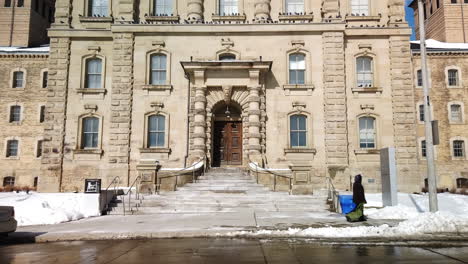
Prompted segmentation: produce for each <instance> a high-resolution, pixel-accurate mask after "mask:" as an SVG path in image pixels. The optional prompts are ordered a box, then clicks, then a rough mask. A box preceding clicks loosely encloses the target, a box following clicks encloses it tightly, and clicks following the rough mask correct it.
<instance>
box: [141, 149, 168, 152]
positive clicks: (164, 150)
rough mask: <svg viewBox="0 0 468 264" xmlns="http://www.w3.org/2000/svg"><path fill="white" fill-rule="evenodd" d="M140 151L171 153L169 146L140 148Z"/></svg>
mask: <svg viewBox="0 0 468 264" xmlns="http://www.w3.org/2000/svg"><path fill="white" fill-rule="evenodd" d="M140 153H171V149H170V148H140Z"/></svg>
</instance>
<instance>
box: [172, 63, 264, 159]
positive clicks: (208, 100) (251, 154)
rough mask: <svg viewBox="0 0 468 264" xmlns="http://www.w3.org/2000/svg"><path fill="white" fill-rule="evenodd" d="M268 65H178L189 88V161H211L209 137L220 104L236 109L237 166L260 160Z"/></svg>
mask: <svg viewBox="0 0 468 264" xmlns="http://www.w3.org/2000/svg"><path fill="white" fill-rule="evenodd" d="M271 64H272V62H271V61H254V60H251V61H190V62H181V65H182V67H183V69H184V71H185V73H186V74H187V75H188V76H189V78H190V85H191V87H190V114H189V118H190V124H189V133H190V137H189V148H190V155H189V161H193V160H196V159H199V158H202V157H204V156H205V155H207V156H208V157H209V158H211V159H210V160H213V153H214V150H213V148H214V147H215V146H214V144H213V143H214V140H213V139H214V137H216V136H217V135H214V134H213V132H214V130H213V128H214V127H213V125H214V121H215V120H214V115H213V111H215V110H217V109H216V107H215V106H219V105H221V104H223V105H225V106H227V107H234V105H237V106H238V108H240V109H239V110H240V118H239V119H240V121H239V122H242V123H241V127H242V131H240V132H241V135H243V136H242V146H241V149H242V163H241V164H243V165H245V164H247V163H248V160H249V159H250V160H252V161H257V162H259V161H261V153H262V151H264V149H265V121H266V112H265V103H266V100H265V81H264V79H265V75H266V74H267V73H268V72H269V71H270V69H271ZM232 109H234V108H232ZM231 125H232V124H231ZM216 147H218V145H217V146H216ZM216 151H219V150H216ZM228 151H229V150H228Z"/></svg>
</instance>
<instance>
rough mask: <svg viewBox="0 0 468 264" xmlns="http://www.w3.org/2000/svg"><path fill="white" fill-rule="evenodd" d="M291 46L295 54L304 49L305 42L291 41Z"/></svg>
mask: <svg viewBox="0 0 468 264" xmlns="http://www.w3.org/2000/svg"><path fill="white" fill-rule="evenodd" d="M291 45H292V46H293V48H294V49H295V50H296V52H299V51H300V50H301V49H302V48H304V45H305V42H304V41H303V40H293V41H291Z"/></svg>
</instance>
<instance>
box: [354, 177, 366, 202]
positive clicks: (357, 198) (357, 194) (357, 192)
mask: <svg viewBox="0 0 468 264" xmlns="http://www.w3.org/2000/svg"><path fill="white" fill-rule="evenodd" d="M353 202H354V203H355V204H356V205H358V204H360V203H367V201H366V197H365V195H364V187H362V176H361V174H359V175H356V177H354V184H353Z"/></svg>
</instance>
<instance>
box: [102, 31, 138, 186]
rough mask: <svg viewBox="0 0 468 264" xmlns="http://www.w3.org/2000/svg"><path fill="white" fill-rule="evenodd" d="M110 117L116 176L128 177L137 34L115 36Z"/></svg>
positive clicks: (118, 34) (110, 149)
mask: <svg viewBox="0 0 468 264" xmlns="http://www.w3.org/2000/svg"><path fill="white" fill-rule="evenodd" d="M113 38H114V42H113V54H114V56H113V62H112V89H111V91H110V92H111V94H110V96H111V106H110V110H111V117H110V123H111V124H110V131H109V139H110V140H109V149H108V150H107V154H108V159H109V163H111V164H114V165H113V166H112V170H113V172H112V174H113V176H114V177H115V176H117V175H120V176H121V178H123V179H125V178H126V177H128V166H129V158H130V133H131V116H132V99H133V53H134V36H133V34H131V33H116V34H114V36H113Z"/></svg>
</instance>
